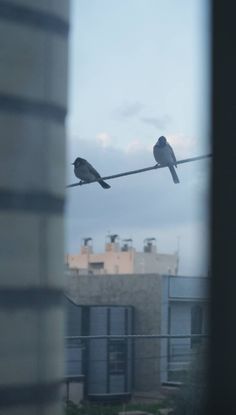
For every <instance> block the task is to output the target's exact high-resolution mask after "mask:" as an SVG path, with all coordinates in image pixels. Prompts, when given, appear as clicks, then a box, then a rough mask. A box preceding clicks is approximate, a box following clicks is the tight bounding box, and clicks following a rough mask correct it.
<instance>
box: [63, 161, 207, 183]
mask: <svg viewBox="0 0 236 415" xmlns="http://www.w3.org/2000/svg"><path fill="white" fill-rule="evenodd" d="M209 157H212V154H206V155H204V156H198V157H191V158H188V159H184V160H179V161H177V162H176V164H183V163H190V162H192V161H197V160H202V159H206V158H209ZM164 167H168V166H160V165H157V164H156V165H155V166H151V167H145V168H143V169H138V170H130V171H126V172H124V173H118V174H113V175H111V176H105V177H100V178H99V179H97V180H92V181H90V182H85V181H80V182H78V183H72V184H69V185H67V186H66V188H69V187H75V186H83V185H85V184H90V183H94V182H98V181H99V180H111V179H117V178H118V177H123V176H130V175H131V174H137V173H143V172H145V171H149V170H157V169H162V168H164Z"/></svg>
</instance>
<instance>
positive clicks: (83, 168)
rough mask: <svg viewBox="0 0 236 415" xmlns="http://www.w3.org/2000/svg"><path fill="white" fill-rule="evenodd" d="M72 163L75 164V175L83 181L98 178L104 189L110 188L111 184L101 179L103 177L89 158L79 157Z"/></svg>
mask: <svg viewBox="0 0 236 415" xmlns="http://www.w3.org/2000/svg"><path fill="white" fill-rule="evenodd" d="M72 164H73V165H74V173H75V176H76V177H78V179H80V180H81V181H85V182H92V181H94V180H97V181H98V183H99V184H100V185H101V186H102V187H103V189H110V187H111V186H110V185H109V184H108V183H106V182H104V180H99V179H100V178H101V176H100V174H99V173H98V172H97V170H95V168H94V167H93V166H92V165H91V164H90V163H89V162H88V161H87V160H85V159H82V158H81V157H77V158H76V159H75V161H74V163H72Z"/></svg>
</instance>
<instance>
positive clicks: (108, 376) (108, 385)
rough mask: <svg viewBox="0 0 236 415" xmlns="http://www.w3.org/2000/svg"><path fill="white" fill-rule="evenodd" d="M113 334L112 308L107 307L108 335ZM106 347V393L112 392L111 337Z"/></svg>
mask: <svg viewBox="0 0 236 415" xmlns="http://www.w3.org/2000/svg"><path fill="white" fill-rule="evenodd" d="M110 334H111V309H110V308H109V307H108V308H107V335H108V336H109V335H110ZM106 348H107V361H106V370H107V385H106V393H110V353H109V351H110V339H107V341H106Z"/></svg>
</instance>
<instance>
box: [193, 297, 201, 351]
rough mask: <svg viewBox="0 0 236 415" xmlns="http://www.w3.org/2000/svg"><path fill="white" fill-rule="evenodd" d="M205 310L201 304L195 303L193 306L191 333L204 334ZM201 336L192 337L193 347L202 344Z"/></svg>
mask: <svg viewBox="0 0 236 415" xmlns="http://www.w3.org/2000/svg"><path fill="white" fill-rule="evenodd" d="M202 323H203V311H202V307H201V306H200V305H194V306H193V307H192V308H191V334H202ZM201 341H202V339H201V338H200V337H196V338H194V337H193V338H191V348H195V347H197V346H198V345H200V344H201Z"/></svg>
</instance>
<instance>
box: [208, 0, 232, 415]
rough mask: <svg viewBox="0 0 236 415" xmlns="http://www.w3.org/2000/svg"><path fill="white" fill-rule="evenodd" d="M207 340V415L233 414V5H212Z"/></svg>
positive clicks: (218, 0) (215, 0)
mask: <svg viewBox="0 0 236 415" xmlns="http://www.w3.org/2000/svg"><path fill="white" fill-rule="evenodd" d="M211 7H212V9H211V17H212V78H211V79H212V97H211V98H212V132H211V133H212V149H213V171H212V183H211V184H212V199H211V265H212V266H211V269H212V275H211V314H210V315H211V327H210V332H211V338H210V348H209V360H210V370H209V395H208V398H209V399H208V410H207V414H209V413H211V414H213V413H214V414H216V413H222V414H223V413H225V414H226V413H227V414H230V413H235V403H236V401H235V375H236V359H235V351H236V335H235V327H236V300H235V293H236V276H235V249H236V246H235V245H236V244H235V238H236V226H235V223H236V205H235V190H236V185H235V180H236V177H235V169H236V151H235V140H236V138H235V123H236V91H235V89H236V88H235V77H236V54H235V49H236V46H235V44H236V42H235V40H236V18H235V16H236V10H235V9H236V3H235V1H234V0H227V1H222V0H212V1H211Z"/></svg>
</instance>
